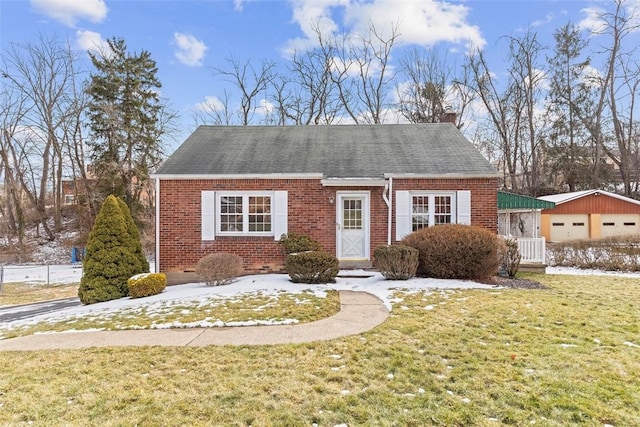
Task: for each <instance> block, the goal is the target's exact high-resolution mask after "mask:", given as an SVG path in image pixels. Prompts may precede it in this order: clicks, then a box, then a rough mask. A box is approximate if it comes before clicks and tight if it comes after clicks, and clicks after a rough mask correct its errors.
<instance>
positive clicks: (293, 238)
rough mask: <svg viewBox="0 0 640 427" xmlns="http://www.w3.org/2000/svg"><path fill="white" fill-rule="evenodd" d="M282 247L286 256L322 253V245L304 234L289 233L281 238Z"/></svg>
mask: <svg viewBox="0 0 640 427" xmlns="http://www.w3.org/2000/svg"><path fill="white" fill-rule="evenodd" d="M279 243H280V245H281V246H282V248H283V249H284V252H285V254H295V253H298V252H306V251H321V250H322V246H321V245H320V243H319V242H318V241H316V240H314V239H312V238H311V237H309V236H305V235H304V234H295V233H288V234H283V235H282V237H280V242H279Z"/></svg>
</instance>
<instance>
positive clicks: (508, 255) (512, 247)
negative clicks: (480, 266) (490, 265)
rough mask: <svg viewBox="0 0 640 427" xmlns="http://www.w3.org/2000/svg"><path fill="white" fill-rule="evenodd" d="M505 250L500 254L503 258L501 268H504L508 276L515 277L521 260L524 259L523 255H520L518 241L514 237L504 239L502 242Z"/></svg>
mask: <svg viewBox="0 0 640 427" xmlns="http://www.w3.org/2000/svg"><path fill="white" fill-rule="evenodd" d="M501 246H503V250H502V251H503V252H504V254H502V255H501V256H500V258H501V259H502V266H501V269H502V270H504V273H505V274H506V275H507V277H510V278H514V277H516V273H517V272H518V268H520V260H521V259H522V255H520V250H519V249H518V241H517V240H514V239H504V240H503V242H502V245H501Z"/></svg>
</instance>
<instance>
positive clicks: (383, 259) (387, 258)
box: [373, 245, 418, 280]
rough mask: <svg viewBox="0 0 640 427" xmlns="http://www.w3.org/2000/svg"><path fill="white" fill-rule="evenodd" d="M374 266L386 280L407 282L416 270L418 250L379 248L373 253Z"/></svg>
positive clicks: (403, 246)
mask: <svg viewBox="0 0 640 427" xmlns="http://www.w3.org/2000/svg"><path fill="white" fill-rule="evenodd" d="M373 257H374V262H375V266H376V268H377V269H378V271H380V273H381V274H382V275H383V276H384V278H385V279H387V280H408V279H411V278H412V277H414V276H415V275H416V271H417V269H418V250H417V249H415V248H412V247H410V246H405V245H392V246H380V247H379V248H376V250H375V251H373Z"/></svg>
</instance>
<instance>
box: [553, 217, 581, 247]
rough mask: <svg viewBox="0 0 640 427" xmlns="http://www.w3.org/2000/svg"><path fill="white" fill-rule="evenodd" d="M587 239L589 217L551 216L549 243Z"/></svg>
mask: <svg viewBox="0 0 640 427" xmlns="http://www.w3.org/2000/svg"><path fill="white" fill-rule="evenodd" d="M588 238H589V215H551V241H552V242H564V241H567V240H579V239H588Z"/></svg>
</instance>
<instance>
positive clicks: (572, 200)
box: [540, 190, 640, 242]
mask: <svg viewBox="0 0 640 427" xmlns="http://www.w3.org/2000/svg"><path fill="white" fill-rule="evenodd" d="M540 199H542V200H546V201H549V202H553V203H555V204H556V206H555V208H553V209H544V210H543V211H542V212H541V215H540V234H541V235H542V236H544V237H545V238H546V239H547V240H548V241H551V242H561V241H567V240H579V239H599V238H603V237H613V236H622V235H628V234H638V233H640V201H638V200H634V199H630V198H628V197H624V196H620V195H617V194H614V193H609V192H607V191H602V190H586V191H576V192H573V193H563V194H554V195H551V196H544V197H540Z"/></svg>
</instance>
